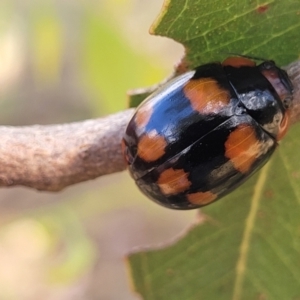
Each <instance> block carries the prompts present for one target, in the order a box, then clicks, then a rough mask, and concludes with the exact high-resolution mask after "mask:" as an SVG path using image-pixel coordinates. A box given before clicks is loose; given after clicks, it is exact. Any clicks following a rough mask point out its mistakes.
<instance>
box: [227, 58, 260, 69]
mask: <svg viewBox="0 0 300 300" xmlns="http://www.w3.org/2000/svg"><path fill="white" fill-rule="evenodd" d="M222 66H231V67H235V68H239V67H255V66H256V63H255V61H253V60H251V59H249V58H246V57H242V56H231V57H228V58H226V59H225V60H224V61H223V62H222Z"/></svg>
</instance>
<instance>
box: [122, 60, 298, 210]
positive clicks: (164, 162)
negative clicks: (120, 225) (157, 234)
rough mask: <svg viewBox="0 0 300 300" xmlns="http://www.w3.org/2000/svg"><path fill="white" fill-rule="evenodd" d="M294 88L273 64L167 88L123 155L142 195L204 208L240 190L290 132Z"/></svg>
mask: <svg viewBox="0 0 300 300" xmlns="http://www.w3.org/2000/svg"><path fill="white" fill-rule="evenodd" d="M292 95H293V86H292V83H291V81H290V79H289V77H288V75H287V73H286V72H285V71H284V70H282V69H280V68H279V67H277V66H276V64H275V63H274V62H273V61H271V60H266V61H263V62H262V63H260V64H259V65H256V64H255V62H254V60H253V59H250V58H248V57H243V56H240V57H229V58H227V59H226V60H225V61H223V63H209V64H205V65H202V66H200V67H198V68H196V69H195V70H193V71H189V72H187V73H185V74H182V75H180V76H178V77H176V78H174V79H172V80H171V81H169V82H167V83H166V84H165V85H163V86H162V87H161V88H159V89H158V90H157V91H156V92H154V93H153V94H152V95H150V96H149V97H148V98H147V99H146V100H145V101H144V102H143V103H142V104H141V105H140V106H139V107H138V108H137V110H136V113H135V114H134V116H133V118H132V119H131V121H130V122H129V124H128V126H127V129H126V132H125V135H124V139H123V142H122V143H123V145H122V146H123V153H124V156H125V159H126V162H127V164H128V168H129V171H130V173H131V175H132V177H133V178H134V180H135V181H136V183H137V185H138V187H139V188H140V190H141V191H142V192H143V193H144V194H146V195H147V196H148V197H149V198H151V199H152V200H154V201H155V202H157V203H159V204H161V205H164V206H166V207H169V208H174V209H192V208H198V207H201V206H204V205H207V204H210V203H212V202H213V201H216V200H217V199H220V198H221V197H222V196H224V195H226V194H228V193H229V192H230V191H232V190H233V189H235V188H237V187H238V186H239V185H241V184H242V183H243V182H244V181H245V180H246V179H247V178H249V176H250V175H252V174H253V173H254V172H255V171H257V170H258V169H259V168H260V167H262V166H263V165H264V164H265V163H266V162H267V161H268V159H269V158H270V156H271V155H272V153H273V152H274V150H275V148H276V147H277V145H278V141H279V140H280V139H281V138H282V137H283V136H284V134H285V133H286V131H287V129H288V125H289V107H290V105H291V102H292Z"/></svg>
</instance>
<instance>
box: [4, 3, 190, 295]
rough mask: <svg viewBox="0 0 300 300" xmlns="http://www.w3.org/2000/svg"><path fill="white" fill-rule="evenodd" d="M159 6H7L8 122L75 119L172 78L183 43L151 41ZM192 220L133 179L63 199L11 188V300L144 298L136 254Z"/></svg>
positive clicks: (116, 178) (7, 225) (7, 252)
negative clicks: (131, 272)
mask: <svg viewBox="0 0 300 300" xmlns="http://www.w3.org/2000/svg"><path fill="white" fill-rule="evenodd" d="M160 6H161V1H160V0H157V1H151V3H149V1H142V0H118V1H109V0H99V1H92V0H87V1H83V0H64V1H58V0H27V1H17V0H2V1H0V122H1V124H4V125H30V124H36V123H41V124H51V123H60V122H70V121H76V120H83V119H86V118H91V117H98V116H101V115H105V114H107V113H110V112H115V111H118V110H120V109H124V108H125V107H126V106H127V103H126V95H125V94H126V91H127V90H128V89H131V88H137V87H140V86H147V85H150V84H153V83H156V82H158V81H160V80H162V79H163V77H165V75H166V74H167V73H168V71H166V70H167V69H169V70H171V68H172V64H173V62H174V61H176V58H179V57H180V52H179V51H177V54H176V53H175V52H176V51H175V52H174V48H175V46H174V43H170V44H169V45H167V44H165V46H162V45H163V40H162V39H159V38H154V37H150V36H149V35H148V33H147V31H148V28H149V26H150V24H151V22H152V20H153V19H154V18H155V16H156V14H157V13H158V11H159V9H160ZM158 40H160V42H158ZM169 49H172V51H170V50H169ZM164 53H171V55H169V54H168V55H164ZM173 53H174V54H173ZM154 216H155V220H156V221H155V224H153V223H152V220H153V219H154ZM189 216H191V214H190V213H185V214H180V213H177V212H171V211H167V210H164V209H161V208H159V207H157V206H156V205H154V204H152V203H151V202H150V201H148V200H147V199H145V198H144V197H143V196H142V195H141V194H140V193H139V192H138V190H137V189H136V187H135V186H134V183H133V181H132V180H131V179H130V178H129V176H128V175H127V174H125V173H124V174H121V175H113V176H107V177H105V178H100V179H98V180H95V181H92V182H87V183H82V184H78V185H76V186H74V187H70V188H68V189H67V190H65V191H63V192H61V193H58V194H49V193H41V192H35V191H33V190H30V189H25V188H13V189H2V190H0V220H1V225H2V226H1V227H0V287H1V288H0V299H1V300H25V299H26V300H34V299H54V300H56V299H57V300H59V299H63V300H68V299H72V300H74V299H75V300H76V299H80V300H82V299H87V300H89V299H118V300H119V299H122V300H134V299H136V297H135V296H134V295H133V294H132V293H131V292H130V291H129V288H128V282H127V279H126V276H125V275H126V274H125V269H124V264H123V257H124V255H125V253H128V252H129V250H130V249H132V248H133V247H134V246H137V245H141V244H146V243H147V244H148V243H157V242H160V241H162V240H164V239H166V238H167V237H170V235H171V234H174V233H176V232H178V231H179V230H180V228H182V226H184V224H186V223H187V220H188V217H189ZM174 220H176V224H174Z"/></svg>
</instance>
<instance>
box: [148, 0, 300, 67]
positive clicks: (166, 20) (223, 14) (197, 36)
mask: <svg viewBox="0 0 300 300" xmlns="http://www.w3.org/2000/svg"><path fill="white" fill-rule="evenodd" d="M299 11H300V2H299V0H286V1H282V0H273V1H267V2H266V1H265V0H257V1H240V0H229V1H217V0H215V1H204V0H186V1H172V0H169V1H166V2H165V5H164V8H163V9H162V12H161V14H160V16H159V17H158V19H157V20H156V22H155V23H154V25H153V26H152V30H151V31H152V33H154V34H156V35H162V36H167V37H170V38H173V39H174V40H176V41H178V42H180V43H182V44H183V45H184V46H185V47H186V53H187V56H186V61H187V62H188V64H189V66H190V67H191V68H193V67H196V66H197V65H199V64H202V63H205V62H209V61H216V60H222V59H223V58H224V57H226V56H228V53H232V52H233V53H237V54H247V55H252V56H258V57H263V58H267V59H273V60H275V61H276V62H277V64H279V65H285V64H288V63H290V62H291V61H293V60H295V59H296V58H298V57H299V54H300V51H299V50H300V39H299V28H300V15H299Z"/></svg>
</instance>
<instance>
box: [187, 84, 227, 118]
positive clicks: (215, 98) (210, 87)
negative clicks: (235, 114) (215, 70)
mask: <svg viewBox="0 0 300 300" xmlns="http://www.w3.org/2000/svg"><path fill="white" fill-rule="evenodd" d="M184 94H185V96H186V97H187V98H188V99H189V100H190V102H191V105H192V107H193V109H194V110H197V111H198V112H199V113H202V114H217V113H218V112H219V111H220V110H221V109H222V108H223V107H225V106H226V105H228V104H229V101H230V97H231V96H230V93H229V91H227V90H225V89H222V88H221V87H220V86H219V85H218V83H217V81H216V80H214V79H213V78H201V79H195V80H193V79H192V80H190V81H189V82H188V83H187V84H186V85H185V87H184Z"/></svg>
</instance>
